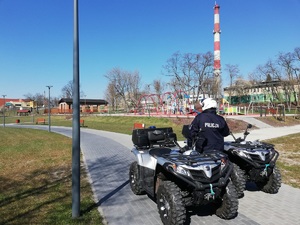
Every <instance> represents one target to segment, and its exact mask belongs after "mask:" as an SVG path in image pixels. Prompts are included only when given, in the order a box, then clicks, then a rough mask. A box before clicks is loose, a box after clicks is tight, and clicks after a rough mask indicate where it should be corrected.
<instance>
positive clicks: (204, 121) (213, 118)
mask: <svg viewBox="0 0 300 225" xmlns="http://www.w3.org/2000/svg"><path fill="white" fill-rule="evenodd" d="M200 105H201V107H202V112H201V113H199V114H198V115H197V116H196V117H195V118H194V120H193V122H192V123H191V125H190V128H189V129H190V137H191V138H192V139H193V140H194V141H195V140H197V142H196V150H197V151H198V152H200V153H202V152H205V151H210V150H219V151H222V150H223V149H224V137H226V136H228V135H229V134H230V132H229V128H228V125H227V123H226V121H225V120H224V118H223V117H222V116H219V115H217V102H216V101H215V100H214V99H212V98H206V99H204V100H203V101H201V103H200Z"/></svg>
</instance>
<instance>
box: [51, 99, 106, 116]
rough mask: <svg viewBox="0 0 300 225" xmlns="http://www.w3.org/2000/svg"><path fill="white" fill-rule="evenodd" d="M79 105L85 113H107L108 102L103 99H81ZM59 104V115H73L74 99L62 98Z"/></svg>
mask: <svg viewBox="0 0 300 225" xmlns="http://www.w3.org/2000/svg"><path fill="white" fill-rule="evenodd" d="M79 103H80V111H81V112H83V113H84V112H86V113H93V112H107V105H108V102H107V101H106V100H103V99H80V100H79ZM58 104H59V106H58V113H72V109H73V99H72V98H62V99H60V100H59V102H58ZM51 111H52V110H51Z"/></svg>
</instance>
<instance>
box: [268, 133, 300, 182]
mask: <svg viewBox="0 0 300 225" xmlns="http://www.w3.org/2000/svg"><path fill="white" fill-rule="evenodd" d="M267 142H270V143H272V144H275V147H276V149H277V150H278V152H279V154H280V155H279V159H278V166H279V168H280V171H281V173H282V177H283V183H285V184H289V185H291V186H293V187H297V188H300V135H299V134H292V135H288V136H284V137H280V138H276V139H270V140H267Z"/></svg>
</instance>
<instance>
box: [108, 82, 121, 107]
mask: <svg viewBox="0 0 300 225" xmlns="http://www.w3.org/2000/svg"><path fill="white" fill-rule="evenodd" d="M105 98H106V100H107V101H108V102H109V104H110V105H111V106H112V108H113V109H114V110H117V105H118V102H120V100H119V98H120V96H119V95H118V93H117V91H116V88H115V85H114V84H113V83H109V84H108V86H107V88H106V92H105Z"/></svg>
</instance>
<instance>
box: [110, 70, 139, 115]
mask: <svg viewBox="0 0 300 225" xmlns="http://www.w3.org/2000/svg"><path fill="white" fill-rule="evenodd" d="M104 76H105V77H106V78H107V79H108V80H109V85H112V86H113V87H114V88H115V90H116V93H117V96H119V97H120V98H121V99H122V103H123V105H124V106H125V108H126V110H128V109H129V108H132V107H136V105H137V101H138V98H139V93H140V85H141V77H140V75H139V72H138V71H134V72H129V71H125V70H121V69H120V68H113V69H112V70H111V71H109V72H108V73H107V74H106V75H104Z"/></svg>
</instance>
